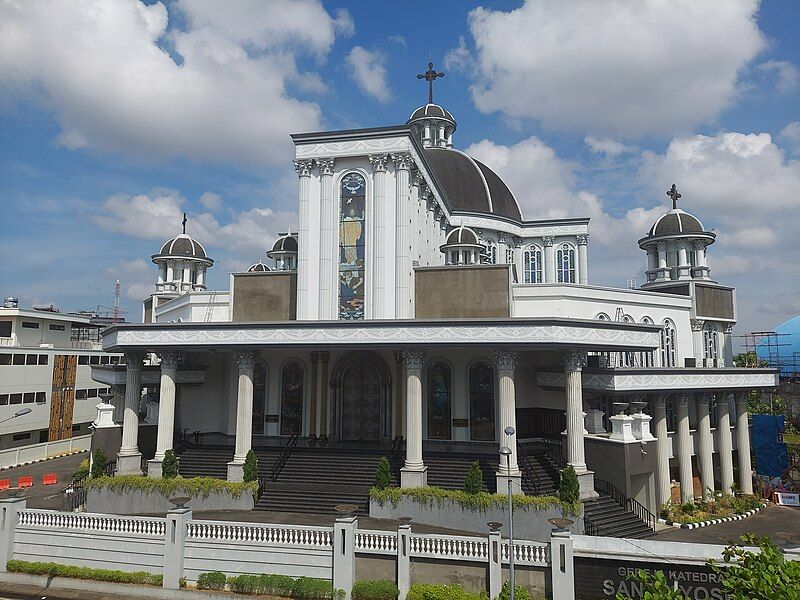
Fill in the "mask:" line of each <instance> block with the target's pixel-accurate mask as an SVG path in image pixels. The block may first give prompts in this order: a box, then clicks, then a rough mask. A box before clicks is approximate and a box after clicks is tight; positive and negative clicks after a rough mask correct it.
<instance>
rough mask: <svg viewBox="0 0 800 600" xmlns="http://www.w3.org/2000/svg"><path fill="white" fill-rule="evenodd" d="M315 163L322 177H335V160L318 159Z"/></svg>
mask: <svg viewBox="0 0 800 600" xmlns="http://www.w3.org/2000/svg"><path fill="white" fill-rule="evenodd" d="M315 162H316V163H317V169H319V174H320V175H323V176H324V175H333V163H334V162H335V161H334V159H333V158H318V159H316V161H315Z"/></svg>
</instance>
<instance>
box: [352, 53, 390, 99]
mask: <svg viewBox="0 0 800 600" xmlns="http://www.w3.org/2000/svg"><path fill="white" fill-rule="evenodd" d="M347 64H348V65H349V67H350V77H352V79H353V81H355V82H356V84H357V85H358V87H359V88H361V91H362V92H364V93H365V94H367V95H368V96H372V97H373V98H375V99H376V100H378V101H379V102H387V101H388V100H389V97H390V93H389V84H388V83H387V81H386V56H385V55H384V54H383V53H381V52H378V51H373V52H371V51H369V50H367V49H366V48H363V47H361V46H354V47H353V49H352V50H351V51H350V53H349V54H348V55H347Z"/></svg>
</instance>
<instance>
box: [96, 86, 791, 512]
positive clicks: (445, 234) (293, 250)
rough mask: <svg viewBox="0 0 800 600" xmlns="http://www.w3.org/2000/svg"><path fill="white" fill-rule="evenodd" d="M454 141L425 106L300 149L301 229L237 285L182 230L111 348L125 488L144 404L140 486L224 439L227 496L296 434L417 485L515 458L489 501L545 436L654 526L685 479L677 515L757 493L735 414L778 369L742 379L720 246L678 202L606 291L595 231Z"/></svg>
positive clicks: (109, 377)
mask: <svg viewBox="0 0 800 600" xmlns="http://www.w3.org/2000/svg"><path fill="white" fill-rule="evenodd" d="M429 73H430V71H429ZM456 126H457V123H456V120H455V118H454V117H453V115H452V114H450V113H449V112H448V111H447V110H445V109H444V108H443V107H441V106H439V105H437V104H434V103H433V102H429V103H428V104H426V105H425V106H422V107H420V108H418V109H417V110H415V111H414V112H413V113H412V114H411V116H410V118H409V119H408V120H407V122H406V123H405V124H404V125H397V126H389V127H376V128H369V129H356V130H345V131H331V132H318V133H302V134H296V135H293V136H292V139H293V141H294V145H295V156H294V166H295V169H296V172H297V177H298V208H299V228H298V230H297V232H296V233H287V234H285V235H283V236H281V237H280V238H279V239H278V240H277V241H276V242H275V243H274V246H273V247H272V248H271V249H270V250H269V251H268V252H267V257H268V260H267V264H264V263H263V262H261V261H259V262H257V263H256V264H254V265H253V267H251V268H250V269H249V271H248V272H244V273H232V274H231V275H230V289H229V290H225V291H211V290H207V289H206V283H205V282H206V277H205V275H206V270H207V269H209V268H212V267H213V260H212V259H211V258H209V257H208V255H207V253H206V250H205V249H204V247H203V245H202V243H201V241H198V240H195V239H193V238H191V237H190V236H188V235H187V234H186V233H185V223H184V233H182V234H180V235H178V236H177V237H175V238H174V239H172V240H169V241H167V242H166V243H165V244H164V245H163V246H162V247H161V249H160V250H159V252H158V253H157V254H155V255H153V257H152V260H153V262H154V263H155V264H156V265H157V268H158V270H157V279H156V284H155V291H154V293H153V294H152V295H151V296H150V297H149V298H147V299H146V300H145V301H144V305H143V321H144V322H143V323H142V324H124V325H116V326H112V327H109V328H108V329H106V330H105V332H104V333H103V347H104V349H105V350H106V351H109V352H123V353H124V355H125V361H124V364H121V365H108V366H98V367H96V368H95V369H93V377H94V378H95V379H96V380H97V381H99V382H102V383H104V384H107V385H109V386H111V387H112V388H113V389H114V390H115V395H116V400H115V402H118V404H119V410H118V417H119V419H120V422H121V424H122V429H123V431H122V444H121V448H120V449H119V457H118V460H117V469H118V471H119V472H121V473H132V472H141V468H142V454H141V452H140V449H139V447H138V446H139V445H138V435H139V434H138V432H139V429H140V427H139V425H140V423H139V420H140V415H143V414H144V411H143V409H142V406H141V403H142V402H143V398H151V399H153V400H152V401H151V402H150V404H151V406H152V408H153V410H152V414H153V419H152V420H153V421H155V420H157V425H155V424H154V425H153V427H157V436H156V437H157V441H156V444H155V452H154V456H152V457H146V458H149V459H150V460H149V463H148V466H147V472H148V475H151V476H158V475H159V474H160V467H161V461H162V460H163V458H164V454H165V452H166V451H167V450H168V449H170V448H171V447H172V446H173V441H174V437H173V435H174V434H173V432H174V431H179V430H188V431H198V432H201V434H202V435H209V436H212V435H213V436H216V437H215V438H214V439H216V440H218V441H219V440H223V441H225V440H228V441H227V442H226V443H228V444H229V448H230V450H229V458H228V460H229V463H228V470H227V476H228V478H229V479H232V480H240V479H241V477H242V465H243V462H244V459H245V455H246V454H247V452H248V450H250V448H251V447H253V446H254V445H255V446H257V445H259V444H265V443H270V442H272V443H279V441H280V440H281V439H288V438H290V437H292V436H295V435H296V436H298V437H299V438H300V439H301V440H303V442H302V443H307V444H309V445H314V446H315V447H318V448H319V449H320V450H319V451H320V452H324V449H325V448H336V447H346V446H347V445H350V446H353V447H355V446H358V445H361V446H364V447H376V448H383V447H389V446H390V445H391V444H392V441H393V440H396V439H402V440H403V444H404V445H403V448H404V450H403V452H404V456H403V464H402V469H401V475H400V482H399V483H400V485H402V486H406V487H416V486H424V485H426V484H427V482H428V472H427V470H428V467H427V465H426V453H427V452H429V451H437V452H443V451H444V452H452V453H453V454H454V455H457V454H458V452H460V451H462V450H463V449H472V450H475V449H480V450H481V451H483V452H491V453H494V454H495V455H496V453H497V451H498V449H499V448H500V447H501V446H508V447H509V448H511V450H512V454H511V456H510V459H509V460H508V461H505V460H504V461H500V463H499V467H498V470H497V474H496V480H497V485H498V488H499V489H501V490H504V489H505V482H506V481H507V478H511V480H512V483H513V485H514V486H515V487H516V488H517V489H520V488H521V485H522V484H521V481H522V479H523V477H524V472H523V471H524V468H523V467H522V466H521V464H522V462H523V461H522V460H521V457H520V456H518V452H521V451H520V450H518V449H520V448H523V446H524V444H523V441H524V440H532V439H539V438H549V439H552V440H554V441H560V440H562V439H563V446H562V447H563V457H564V460H565V462H566V463H568V464H571V465H573V466H574V467H575V469H576V471H577V472H578V474H579V478H580V481H581V489H582V494H583V496H584V497H585V498H591V497H592V496H594V495H595V478H598V479H603V480H607V481H611V482H613V483H614V485H615V486H616V487H617V488H619V489H620V490H622V491H623V493H624V494H625V495H626V496H628V497H631V498H634V499H636V500H637V501H638V502H640V503H641V504H642V505H644V506H646V507H648V508H649V510H651V511H654V512H655V509H656V507H657V506H658V504H660V503H662V502H665V501H666V500H668V499H669V498H670V495H671V486H672V485H673V482H677V483H676V484H675V485H676V486H677V487H678V488H679V489H680V497H681V498H683V499H684V500H685V499H689V498H692V497H694V496H695V494H696V493H701V494H707V493H708V490H714V489H723V490H726V491H730V490H732V489H733V488H734V486H738V489H740V490H743V491H745V492H749V491H751V490H752V476H751V469H750V444H749V431H748V424H747V423H748V421H747V412H746V407H747V402H746V399H747V395H748V393H749V392H750V391H751V390H753V389H768V388H772V387H774V386H775V385H776V383H777V374H776V372H775V371H773V370H769V369H752V368H751V369H742V368H736V367H735V366H734V364H733V360H732V358H733V352H732V342H731V331H732V329H733V327H734V325H735V324H736V320H737V315H736V294H735V291H734V289H733V288H731V287H727V286H725V285H722V284H720V283H718V282H716V281H715V280H714V279H713V278H712V272H711V269H710V268H709V262H711V263H712V264H713V261H709V260H708V255H709V254H710V253H711V252H712V245H713V243H714V238H715V234H714V233H712V232H710V231H708V230H706V228H705V227H704V226H703V224H702V223H701V221H700V220H699V219H698V218H696V217H694V216H693V215H691V214H689V213H687V212H685V211H684V210H682V209H681V208H679V207H678V199H679V198H680V194H678V192H677V190H676V189H675V186H672V189H671V190H670V191H669V192H668V195H669V196H670V197H671V198H672V201H673V208H672V209H671V210H669V211H668V212H666V213H665V214H664V215H663V216H662V217H660V218H659V219H658V220H657V221H656V223H654V224H653V226H652V228H651V229H650V230H649V231H647V232H642V233H643V234H644V235H643V237H642V238H641V239H640V240H639V246H640V248H641V250H644V251H645V252H646V260H647V271H646V273H647V281H646V283H645V284H644V285H642V286H641V289H620V288H611V287H606V286H599V285H593V284H592V283H591V279H592V278H591V273H590V260H589V254H590V252H589V248H590V241H591V237H590V229H591V228H590V223H589V219H588V218H568V219H543V220H542V219H533V220H529V219H526V218H525V216H523V214H522V213H521V211H520V208H519V204H518V203H517V201H516V199H515V196H514V193H513V191H512V190H510V189H509V188H508V186H507V185H506V184H505V183H504V182H503V180H502V179H501V178H500V177H499V176H498V175H497V174H496V173H495V172H493V171H492V170H491V169H490V168H489V167H487V166H486V165H485V164H483V163H481V162H480V161H478V160H476V159H474V158H472V157H470V156H468V155H467V154H465V153H463V152H461V151H459V150H457V149H456V147H455V146H454V133H455V131H456ZM686 200H687V202H686V204H690V202H691V199H686ZM682 204H683V203H682ZM631 250H632V251H634V249H631ZM642 260H643V261H644V260H645V256H644V255H643V256H642ZM155 357H157V358H155ZM145 362H147V363H148V366H145ZM150 363H152V365H150ZM155 365H158V366H155ZM154 370H155V371H157V373H154V372H153V371H154ZM143 373H145V374H146V373H149V375H147V376H146V377H145V379H147V377H149V379H147V381H144V382H143ZM143 390H145V391H147V392H148V393H147V395H145V396H143ZM155 398H157V399H158V403H157V405H156V404H155V400H154V399H155ZM156 414H157V418H156V416H155V415H156ZM509 428H512V429H509ZM512 431H513V433H511V434H509V433H507V432H512ZM737 472H738V475H736V473H737ZM695 478H699V481H700V488H699V489H700V491H699V492H697V489H696V488H695V482H694V479H695ZM736 479H738V481H737V480H736Z"/></svg>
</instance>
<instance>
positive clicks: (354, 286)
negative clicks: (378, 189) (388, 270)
mask: <svg viewBox="0 0 800 600" xmlns="http://www.w3.org/2000/svg"><path fill="white" fill-rule="evenodd" d="M340 191H341V198H340V203H339V318H340V319H363V318H364V287H365V286H364V233H365V230H366V227H365V218H366V195H367V184H366V181H365V180H364V177H363V176H361V175H360V174H358V173H348V174H347V175H345V176H344V177H343V178H342V185H341V189H340Z"/></svg>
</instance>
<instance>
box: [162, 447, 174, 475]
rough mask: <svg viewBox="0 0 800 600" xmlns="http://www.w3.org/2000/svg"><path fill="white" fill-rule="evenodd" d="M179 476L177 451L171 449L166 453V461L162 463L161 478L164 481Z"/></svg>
mask: <svg viewBox="0 0 800 600" xmlns="http://www.w3.org/2000/svg"><path fill="white" fill-rule="evenodd" d="M177 476H178V457H177V455H176V454H175V450H173V449H172V448H170V449H169V450H167V451H166V452H165V453H164V460H163V461H162V463H161V477H163V478H164V479H174V478H175V477H177Z"/></svg>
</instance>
